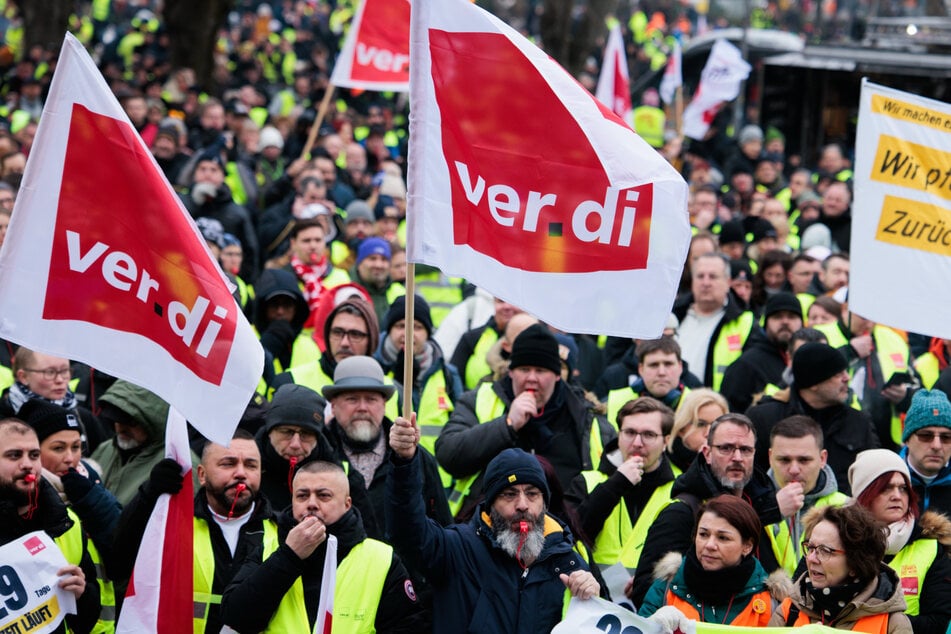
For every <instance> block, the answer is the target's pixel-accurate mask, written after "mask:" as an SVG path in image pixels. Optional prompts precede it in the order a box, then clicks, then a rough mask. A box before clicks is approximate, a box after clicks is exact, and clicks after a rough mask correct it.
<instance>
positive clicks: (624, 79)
mask: <svg viewBox="0 0 951 634" xmlns="http://www.w3.org/2000/svg"><path fill="white" fill-rule="evenodd" d="M594 96H595V97H597V98H598V99H600V100H601V103H603V104H604V105H606V106H607V107H608V108H610V109H611V112H613V113H614V114H616V115H617V116H618V117H620V118H621V121H630V120H631V75H630V73H628V70H627V52H626V51H625V50H624V38H623V37H622V36H621V26H620V25H619V24H614V26H612V27H611V30H610V31H608V42H607V44H606V45H605V47H604V61H602V62H601V74H600V75H599V76H598V87H597V88H596V89H595V92H594Z"/></svg>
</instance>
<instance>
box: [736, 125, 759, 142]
mask: <svg viewBox="0 0 951 634" xmlns="http://www.w3.org/2000/svg"><path fill="white" fill-rule="evenodd" d="M736 140H737V141H738V142H739V144H740V145H743V144H744V143H749V142H750V141H762V140H763V131H762V130H761V129H760V127H759V126H758V125H753V124H750V125H746V126H743V129H742V130H740V134H739V136H737V137H736Z"/></svg>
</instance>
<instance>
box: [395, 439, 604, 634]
mask: <svg viewBox="0 0 951 634" xmlns="http://www.w3.org/2000/svg"><path fill="white" fill-rule="evenodd" d="M419 455H420V454H419V452H417V453H416V455H415V456H414V457H413V459H412V460H410V461H409V462H407V461H404V460H402V459H400V458H399V457H398V456H395V455H394V456H393V457H392V458H391V459H392V461H393V470H392V475H391V477H390V478H388V479H387V483H386V487H387V489H386V491H387V496H386V517H387V526H389V527H390V532H391V537H392V540H393V544H394V545H395V546H396V547H397V548H399V549H400V552H403V553H411V554H407V555H406V556H407V557H413V558H414V559H415V560H417V562H418V564H419V565H420V567H421V569H422V570H424V571H425V573H426V576H427V578H428V579H429V581H430V582H431V583H432V586H433V589H434V601H433V606H434V607H433V610H434V612H433V624H434V625H433V632H434V633H436V634H443V633H446V634H457V633H459V632H508V633H518V634H523V633H525V634H528V633H533V634H535V633H537V634H541V633H544V634H548V633H549V632H551V630H552V628H553V627H554V626H555V624H557V623H558V622H559V621H560V620H561V615H562V609H563V607H564V595H565V585H564V584H563V583H562V582H561V580H560V579H559V575H560V574H562V573H564V574H571V573H572V572H574V571H575V570H587V569H588V566H587V565H586V564H585V563H584V561H583V560H582V559H581V557H579V556H578V555H577V553H575V552H574V551H573V550H572V544H573V541H574V540H573V538H572V536H571V533H570V531H568V529H567V528H566V527H564V526H563V525H562V524H561V523H560V522H558V521H557V520H556V519H554V518H553V517H552V516H550V515H546V517H545V543H544V546H543V548H542V551H541V553H540V554H539V556H538V558H537V559H536V561H535V562H534V563H533V564H532V565H531V566H529V567H528V568H526V569H525V570H522V568H521V567H520V566H519V564H518V562H517V561H516V560H515V558H514V557H512V556H511V555H509V554H508V553H506V552H505V551H503V550H502V549H501V547H500V546H499V544H498V542H497V541H496V540H495V539H494V537H493V535H492V527H491V525H490V522H489V519H488V517H489V516H488V513H487V510H488V509H487V508H486V507H484V506H483V505H480V506H479V507H478V509H477V511H476V513H475V515H474V516H473V518H472V520H471V521H470V522H469V523H468V524H454V525H452V526H450V527H448V528H443V527H441V526H439V525H438V524H436V523H435V522H433V521H432V520H430V519H428V518H427V517H426V513H425V510H424V508H423V499H422V496H421V495H420V492H421V490H422V470H421V465H422V461H421V459H420V458H419Z"/></svg>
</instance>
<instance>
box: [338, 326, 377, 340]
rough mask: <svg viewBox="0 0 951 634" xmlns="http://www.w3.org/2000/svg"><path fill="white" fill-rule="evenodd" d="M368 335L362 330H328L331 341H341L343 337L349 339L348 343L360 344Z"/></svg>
mask: <svg viewBox="0 0 951 634" xmlns="http://www.w3.org/2000/svg"><path fill="white" fill-rule="evenodd" d="M369 336H370V335H369V334H367V333H365V332H363V331H362V330H345V329H343V328H331V329H330V338H331V339H337V340H340V339H343V338H344V337H349V338H350V341H352V342H353V343H360V342H361V341H364V340H366V338H367V337H369Z"/></svg>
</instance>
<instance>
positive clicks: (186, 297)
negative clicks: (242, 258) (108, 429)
mask: <svg viewBox="0 0 951 634" xmlns="http://www.w3.org/2000/svg"><path fill="white" fill-rule="evenodd" d="M0 315H3V318H2V319H0V337H3V338H5V339H10V340H12V341H15V342H17V343H20V344H23V345H26V346H28V347H30V348H35V349H38V350H41V351H43V352H46V353H49V354H55V355H59V356H63V357H68V358H70V359H76V360H79V361H82V362H84V363H87V364H89V365H91V366H93V367H95V368H98V369H100V370H103V371H104V372H107V373H109V374H112V375H113V376H118V377H121V378H123V379H127V380H129V381H131V382H133V383H136V384H138V385H141V386H142V387H145V388H147V389H149V390H151V391H153V392H155V393H156V394H158V395H159V396H161V397H162V398H163V399H165V400H166V401H168V402H169V403H170V404H171V405H172V406H173V407H174V408H176V409H177V410H178V411H180V412H181V413H182V414H183V415H184V416H186V417H187V418H188V420H189V421H190V422H191V423H192V424H193V425H194V426H195V427H196V428H198V430H199V431H201V433H202V434H204V435H205V436H207V437H208V438H211V439H212V440H214V441H216V442H219V443H222V444H228V442H230V440H231V435H232V433H233V432H234V429H235V427H236V426H237V424H238V420H239V419H240V418H241V415H242V413H243V412H244V409H245V407H246V405H247V404H248V402H249V401H250V398H251V395H252V394H253V392H254V390H255V387H256V386H257V383H258V381H259V380H260V377H261V369H262V367H263V360H264V351H263V349H262V348H261V345H260V343H259V342H258V340H257V338H256V337H255V336H254V333H253V332H252V330H251V328H250V326H249V325H248V323H247V321H246V320H245V318H244V316H243V315H242V313H241V310H240V308H239V307H238V305H237V303H236V302H235V300H234V298H233V297H232V295H231V291H230V289H229V285H228V283H227V281H226V278H225V277H224V275H223V273H222V271H221V269H220V267H219V266H218V264H217V263H216V262H215V260H214V259H213V257H212V255H211V253H210V252H209V251H208V248H207V246H206V244H205V241H204V240H203V239H202V238H201V234H200V233H199V232H198V229H197V227H196V226H195V223H194V222H193V221H192V219H191V217H190V216H189V214H188V212H187V211H185V209H184V207H183V206H182V205H181V202H180V201H179V199H178V196H176V195H175V192H174V191H173V190H172V188H171V186H170V185H169V184H168V181H167V180H166V179H165V177H164V175H163V174H162V171H161V170H160V169H159V168H158V165H157V164H156V163H155V160H154V159H153V158H152V155H151V154H150V153H149V150H148V148H147V147H146V146H145V143H143V141H142V139H141V138H140V137H139V135H138V133H137V132H136V131H135V128H134V127H133V126H132V123H131V122H130V121H129V119H128V117H127V116H126V115H125V112H124V111H123V110H122V107H121V106H120V105H119V103H118V101H116V98H115V97H114V96H113V94H112V92H111V91H110V90H109V88H108V86H107V85H106V82H105V80H103V78H102V75H101V74H100V73H99V71H98V69H97V68H96V66H95V64H94V63H93V61H92V59H91V58H90V57H89V55H88V54H87V53H86V51H85V50H84V49H83V47H82V45H81V44H80V43H79V41H77V40H76V38H74V37H72V36H71V35H67V36H66V39H65V41H64V42H63V49H62V54H61V55H60V58H59V62H58V64H57V68H56V74H55V75H54V76H53V83H52V86H51V88H50V94H49V98H48V99H47V101H46V107H45V109H44V111H43V116H42V118H41V120H40V125H39V129H38V130H37V134H36V140H35V142H34V145H33V150H32V151H31V152H30V160H29V161H28V163H27V166H26V172H25V174H24V177H23V184H22V186H21V188H20V194H19V196H18V197H17V201H16V207H15V209H14V214H13V219H12V221H11V223H10V228H9V232H8V233H7V237H6V240H5V241H4V245H3V250H2V252H0Z"/></svg>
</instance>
